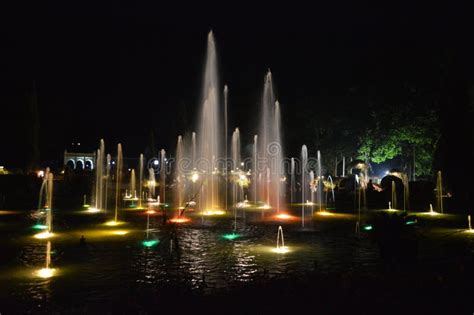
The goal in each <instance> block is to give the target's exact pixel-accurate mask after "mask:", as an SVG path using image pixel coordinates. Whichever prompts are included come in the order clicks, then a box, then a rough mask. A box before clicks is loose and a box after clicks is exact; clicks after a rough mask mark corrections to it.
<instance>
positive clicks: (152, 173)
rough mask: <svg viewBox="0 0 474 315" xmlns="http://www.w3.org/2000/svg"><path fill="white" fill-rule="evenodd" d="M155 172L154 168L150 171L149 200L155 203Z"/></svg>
mask: <svg viewBox="0 0 474 315" xmlns="http://www.w3.org/2000/svg"><path fill="white" fill-rule="evenodd" d="M155 187H156V181H155V170H154V169H153V168H151V167H150V168H149V169H148V199H149V200H151V201H154V198H155Z"/></svg>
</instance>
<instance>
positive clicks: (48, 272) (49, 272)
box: [37, 241, 56, 279]
mask: <svg viewBox="0 0 474 315" xmlns="http://www.w3.org/2000/svg"><path fill="white" fill-rule="evenodd" d="M50 265H51V242H50V241H48V243H46V263H45V267H44V268H41V269H40V270H38V271H37V276H38V277H40V278H43V279H47V278H51V277H53V276H54V274H55V272H56V269H54V268H50Z"/></svg>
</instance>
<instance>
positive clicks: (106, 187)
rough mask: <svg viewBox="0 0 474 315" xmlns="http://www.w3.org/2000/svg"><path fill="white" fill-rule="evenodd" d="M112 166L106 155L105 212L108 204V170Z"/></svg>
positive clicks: (110, 157)
mask: <svg viewBox="0 0 474 315" xmlns="http://www.w3.org/2000/svg"><path fill="white" fill-rule="evenodd" d="M111 166H112V156H111V155H110V154H107V163H106V165H105V187H104V188H105V189H104V190H105V193H104V195H105V197H104V210H105V211H107V203H108V198H109V196H108V194H109V181H110V168H111Z"/></svg>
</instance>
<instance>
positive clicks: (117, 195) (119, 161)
mask: <svg viewBox="0 0 474 315" xmlns="http://www.w3.org/2000/svg"><path fill="white" fill-rule="evenodd" d="M122 166H123V154H122V145H121V144H120V143H119V144H117V161H116V163H115V167H116V169H115V215H114V221H115V222H117V220H118V209H119V206H120V192H121V188H122V187H121V185H122Z"/></svg>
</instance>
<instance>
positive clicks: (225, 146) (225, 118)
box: [224, 85, 229, 211]
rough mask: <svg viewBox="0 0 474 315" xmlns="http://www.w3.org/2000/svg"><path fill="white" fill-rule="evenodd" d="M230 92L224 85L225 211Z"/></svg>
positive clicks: (226, 201)
mask: <svg viewBox="0 0 474 315" xmlns="http://www.w3.org/2000/svg"><path fill="white" fill-rule="evenodd" d="M228 94H229V90H228V88H227V85H224V154H225V166H224V176H225V193H224V196H225V211H227V207H228V205H227V203H228V200H227V198H228V195H229V194H228V189H229V187H228V186H229V165H228V163H227V162H228V161H227V159H228V153H229V151H228V148H227V137H228V134H229V133H228V131H227V122H228V120H227V97H228Z"/></svg>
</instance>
